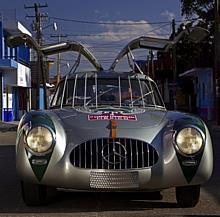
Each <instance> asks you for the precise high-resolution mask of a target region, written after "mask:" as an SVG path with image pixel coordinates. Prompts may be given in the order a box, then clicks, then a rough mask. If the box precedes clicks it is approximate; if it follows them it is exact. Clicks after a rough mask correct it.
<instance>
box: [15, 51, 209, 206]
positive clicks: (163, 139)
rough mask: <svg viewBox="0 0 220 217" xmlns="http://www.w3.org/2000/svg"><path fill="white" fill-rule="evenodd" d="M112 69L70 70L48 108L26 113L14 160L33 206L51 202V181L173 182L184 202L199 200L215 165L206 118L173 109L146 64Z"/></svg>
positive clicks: (139, 186)
mask: <svg viewBox="0 0 220 217" xmlns="http://www.w3.org/2000/svg"><path fill="white" fill-rule="evenodd" d="M46 52H47V51H46V50H45V53H46ZM46 54H47V53H46ZM91 59H92V58H90V60H91ZM93 63H94V64H93V65H95V66H98V65H97V62H93ZM113 66H114V65H113ZM97 68H98V67H97ZM113 68H114V67H113ZM113 68H111V69H110V70H106V71H105V70H101V69H100V70H94V71H87V72H86V71H80V72H74V73H69V74H68V75H67V76H66V77H65V78H64V79H63V80H61V82H60V83H59V85H58V86H57V89H56V92H55V94H54V97H53V100H52V102H51V106H50V109H49V110H45V111H31V112H28V113H26V114H25V115H24V116H23V117H22V119H21V121H20V124H19V127H18V132H17V142H16V166H17V172H18V175H19V177H20V180H21V188H22V195H23V199H24V202H25V203H26V204H27V205H39V204H43V203H45V202H46V201H47V197H48V189H49V188H50V187H54V188H55V189H63V190H68V189H71V190H82V191H85V190H86V191H140V192H143V191H146V192H149V191H150V192H155V191H157V192H158V191H161V190H163V189H167V188H172V187H175V188H176V200H177V203H178V204H179V206H180V207H193V206H195V205H196V204H197V202H198V201H199V195H200V185H201V184H203V183H204V182H206V181H207V180H208V179H209V178H210V176H211V174H212V170H213V152H212V143H211V139H210V134H209V132H208V129H207V127H206V125H205V123H204V122H203V121H202V120H201V119H199V118H198V117H195V116H193V115H190V114H185V113H181V112H177V111H167V110H166V108H165V106H164V103H163V100H162V99H161V96H160V94H159V91H158V88H157V85H156V84H155V82H154V81H153V80H152V79H151V78H150V77H148V76H147V75H145V74H143V73H141V70H140V72H139V71H138V72H136V71H135V70H134V69H133V70H131V71H129V72H117V71H115V70H114V69H113ZM136 68H138V66H137V67H136Z"/></svg>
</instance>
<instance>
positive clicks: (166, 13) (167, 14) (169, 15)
mask: <svg viewBox="0 0 220 217" xmlns="http://www.w3.org/2000/svg"><path fill="white" fill-rule="evenodd" d="M161 16H163V17H166V18H167V19H168V20H169V21H172V19H174V18H175V13H173V12H171V11H168V10H166V11H163V12H162V13H161Z"/></svg>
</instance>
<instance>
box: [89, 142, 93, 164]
mask: <svg viewBox="0 0 220 217" xmlns="http://www.w3.org/2000/svg"><path fill="white" fill-rule="evenodd" d="M89 144H90V153H91V159H90V168H92V159H93V150H92V140H90V143H89Z"/></svg>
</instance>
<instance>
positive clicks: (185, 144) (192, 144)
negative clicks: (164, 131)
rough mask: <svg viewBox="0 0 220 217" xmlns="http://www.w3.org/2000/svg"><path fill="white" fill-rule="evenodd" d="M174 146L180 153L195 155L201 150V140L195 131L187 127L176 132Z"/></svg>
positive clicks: (198, 133)
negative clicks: (175, 145)
mask: <svg viewBox="0 0 220 217" xmlns="http://www.w3.org/2000/svg"><path fill="white" fill-rule="evenodd" d="M176 144H177V146H178V148H179V150H180V151H181V152H182V153H184V154H195V153H196V152H198V151H199V150H200V149H201V147H202V144H203V138H202V135H201V133H200V132H199V131H198V130H197V129H195V128H191V127H187V128H183V129H182V130H180V131H179V132H178V134H177V136H176Z"/></svg>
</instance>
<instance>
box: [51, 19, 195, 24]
mask: <svg viewBox="0 0 220 217" xmlns="http://www.w3.org/2000/svg"><path fill="white" fill-rule="evenodd" d="M50 19H53V20H60V21H65V22H74V23H83V24H95V25H124V26H135V25H146V24H148V25H159V24H171V21H158V22H147V21H144V22H133V21H132V23H129V21H128V22H127V23H124V22H120V21H116V22H110V21H109V22H103V21H87V20H77V19H68V18H61V17H50ZM198 19H199V18H193V19H185V20H178V21H176V22H177V23H181V22H184V21H196V20H198Z"/></svg>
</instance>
